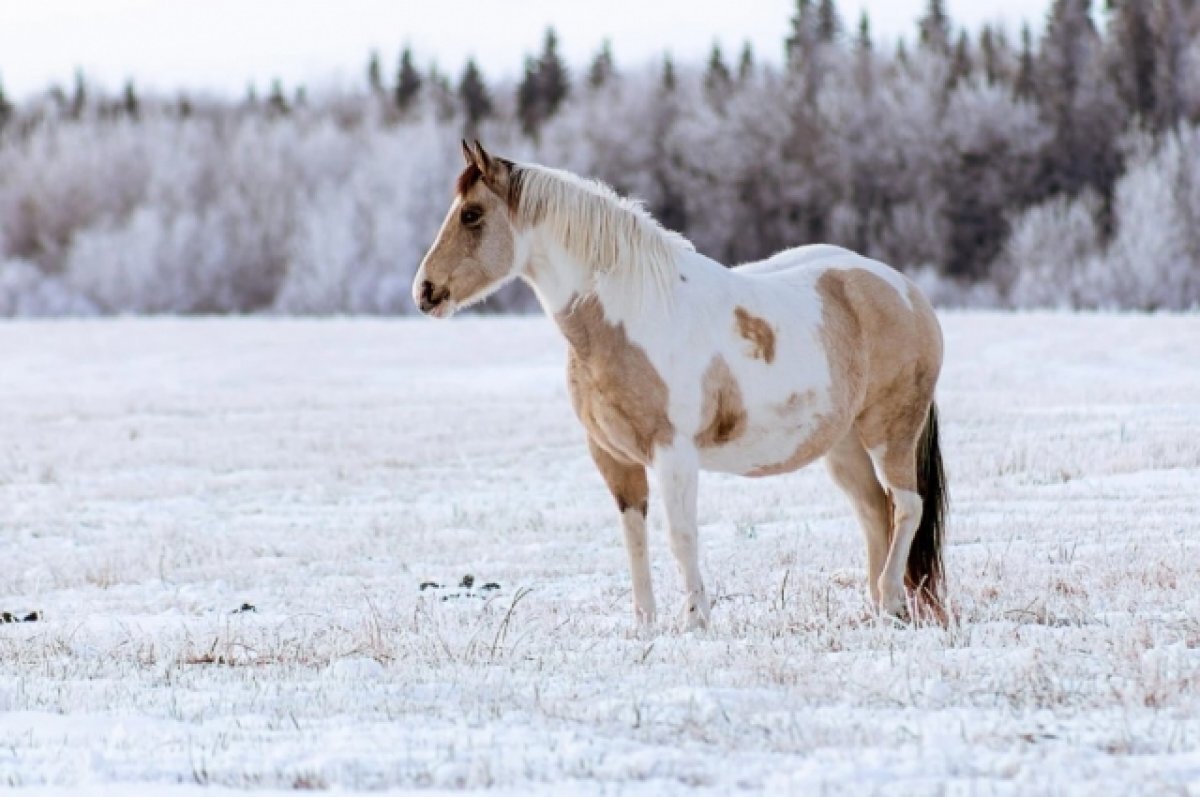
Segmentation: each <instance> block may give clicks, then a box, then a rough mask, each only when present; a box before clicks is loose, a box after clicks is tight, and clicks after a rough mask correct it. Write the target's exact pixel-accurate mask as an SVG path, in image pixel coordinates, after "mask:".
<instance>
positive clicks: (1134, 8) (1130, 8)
mask: <svg viewBox="0 0 1200 797" xmlns="http://www.w3.org/2000/svg"><path fill="white" fill-rule="evenodd" d="M1108 10H1109V13H1110V17H1109V43H1110V47H1111V51H1112V52H1111V55H1110V56H1109V58H1110V64H1109V69H1110V72H1111V77H1112V80H1113V82H1114V83H1115V84H1116V87H1117V93H1118V95H1119V96H1120V97H1121V100H1122V102H1124V104H1125V106H1126V107H1127V108H1128V109H1129V111H1130V112H1131V113H1134V114H1137V115H1138V116H1140V117H1141V118H1142V119H1143V120H1150V119H1152V118H1153V117H1154V115H1155V113H1156V111H1157V109H1158V103H1157V101H1156V99H1155V96H1154V93H1155V89H1156V88H1157V83H1158V80H1157V71H1158V70H1157V64H1156V63H1155V58H1156V56H1157V55H1158V53H1157V47H1156V42H1155V40H1154V39H1155V36H1154V30H1153V28H1152V27H1151V21H1150V13H1151V9H1150V4H1149V3H1147V2H1146V1H1145V0H1108Z"/></svg>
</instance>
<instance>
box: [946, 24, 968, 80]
mask: <svg viewBox="0 0 1200 797" xmlns="http://www.w3.org/2000/svg"><path fill="white" fill-rule="evenodd" d="M973 68H974V66H973V64H972V63H971V41H970V39H968V38H967V32H966V31H965V30H964V31H962V32H961V33H960V34H959V35H958V43H957V44H955V45H954V54H953V56H952V57H951V59H950V74H949V77H948V79H947V80H948V83H949V87H950V88H951V89H953V88H954V87H955V86H957V85H958V84H959V83H961V82H962V81H964V80H967V79H968V78H970V77H971V71H972V69H973Z"/></svg>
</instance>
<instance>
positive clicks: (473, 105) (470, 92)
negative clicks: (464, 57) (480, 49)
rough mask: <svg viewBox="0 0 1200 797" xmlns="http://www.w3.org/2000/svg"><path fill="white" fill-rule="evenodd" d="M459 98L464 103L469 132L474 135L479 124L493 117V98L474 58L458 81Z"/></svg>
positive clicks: (464, 114)
mask: <svg viewBox="0 0 1200 797" xmlns="http://www.w3.org/2000/svg"><path fill="white" fill-rule="evenodd" d="M458 98H459V101H460V102H461V103H462V109H463V117H464V119H465V120H466V128H467V132H468V133H469V134H471V135H473V134H474V133H475V131H476V130H478V128H479V123H480V122H482V121H483V120H484V119H485V118H487V117H489V116H491V115H492V96H491V94H489V93H488V90H487V85H486V84H485V83H484V81H483V75H482V74H481V73H480V71H479V67H478V66H476V65H475V59H473V58H472V59H469V60H468V61H467V67H466V69H465V70H463V74H462V78H461V79H460V80H459V81H458Z"/></svg>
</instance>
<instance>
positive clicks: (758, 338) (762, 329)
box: [733, 306, 775, 365]
mask: <svg viewBox="0 0 1200 797" xmlns="http://www.w3.org/2000/svg"><path fill="white" fill-rule="evenodd" d="M733 315H734V317H735V318H736V319H737V328H738V334H739V335H741V336H742V337H743V338H745V339H746V340H748V341H750V342H751V343H752V344H754V351H753V352H752V354H751V356H753V357H754V358H755V359H758V360H762V361H763V362H765V363H767V365H770V364H771V362H772V361H774V359H775V330H774V329H772V328H771V325H770V324H768V323H767V322H766V321H764V320H763V319H761V318H759V317H758V316H756V315H752V314H751V313H749V312H748V311H747V310H746V308H744V307H740V306H739V307H737V308H736V309H735V310H734V311H733Z"/></svg>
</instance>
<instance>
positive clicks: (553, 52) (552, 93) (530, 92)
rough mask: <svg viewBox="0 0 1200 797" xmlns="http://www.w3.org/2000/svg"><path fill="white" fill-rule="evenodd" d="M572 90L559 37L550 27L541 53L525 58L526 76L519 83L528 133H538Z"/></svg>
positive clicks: (523, 121)
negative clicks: (559, 51)
mask: <svg viewBox="0 0 1200 797" xmlns="http://www.w3.org/2000/svg"><path fill="white" fill-rule="evenodd" d="M569 91H570V83H569V82H568V79H567V68H566V66H565V65H564V64H563V61H562V58H561V57H560V56H559V54H558V36H557V34H555V32H554V28H547V29H546V38H545V40H544V41H543V43H542V54H541V56H539V57H538V58H537V60H534V59H533V58H526V59H525V75H524V77H522V78H521V83H520V85H518V86H517V116H518V117H520V119H521V129H522V130H523V131H524V132H525V134H526V135H527V136H531V137H536V136H537V131H538V129H539V128H540V127H541V126H542V123H543V122H545V121H546V120H547V119H549V118H550V117H551V116H553V115H554V114H555V113H556V112H557V111H558V109H559V106H561V105H562V103H563V101H564V100H565V99H566V98H567V93H568V92H569Z"/></svg>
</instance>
